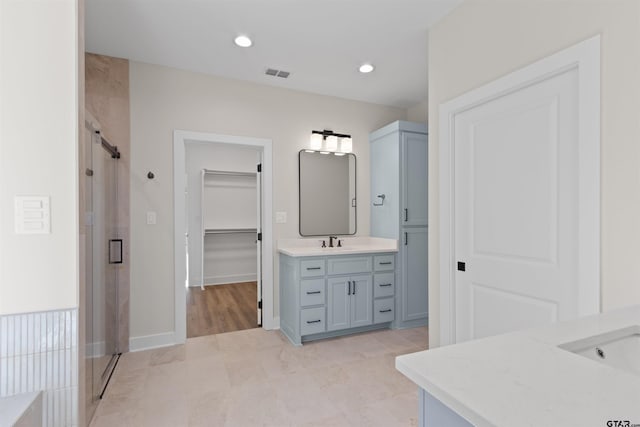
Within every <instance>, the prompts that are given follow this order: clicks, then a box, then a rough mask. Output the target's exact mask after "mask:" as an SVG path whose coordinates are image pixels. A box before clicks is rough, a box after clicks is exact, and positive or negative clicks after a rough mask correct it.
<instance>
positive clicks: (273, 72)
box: [264, 68, 291, 79]
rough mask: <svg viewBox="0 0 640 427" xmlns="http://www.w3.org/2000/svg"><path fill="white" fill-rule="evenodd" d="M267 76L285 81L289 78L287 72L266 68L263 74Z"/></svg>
mask: <svg viewBox="0 0 640 427" xmlns="http://www.w3.org/2000/svg"><path fill="white" fill-rule="evenodd" d="M264 73H265V74H266V75H267V76H272V77H282V78H283V79H286V78H287V77H289V74H291V73H290V72H288V71H283V70H275V69H273V68H267V71H265V72H264Z"/></svg>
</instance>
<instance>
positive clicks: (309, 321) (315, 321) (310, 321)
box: [307, 319, 322, 323]
mask: <svg viewBox="0 0 640 427" xmlns="http://www.w3.org/2000/svg"><path fill="white" fill-rule="evenodd" d="M320 322H322V320H320V319H318V320H307V323H320Z"/></svg>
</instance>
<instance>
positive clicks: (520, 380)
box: [396, 306, 640, 427]
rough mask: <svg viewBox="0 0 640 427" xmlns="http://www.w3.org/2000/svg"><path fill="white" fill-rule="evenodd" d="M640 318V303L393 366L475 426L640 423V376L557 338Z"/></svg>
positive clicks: (577, 336)
mask: <svg viewBox="0 0 640 427" xmlns="http://www.w3.org/2000/svg"><path fill="white" fill-rule="evenodd" d="M633 325H640V306H636V307H629V308H625V309H621V310H616V311H611V312H608V313H605V314H602V315H596V316H589V317H585V318H582V319H578V320H575V321H568V322H559V323H556V324H554V325H550V326H546V327H543V328H536V329H531V330H526V331H520V332H514V333H510V334H505V335H499V336H495V337H489V338H484V339H480V340H475V341H469V342H465V343H461V344H456V345H450V346H445V347H439V348H435V349H433V350H426V351H422V352H418V353H412V354H407V355H403V356H399V357H397V358H396V368H397V369H398V370H399V371H400V372H402V373H403V374H404V375H405V376H407V377H408V378H409V379H411V380H412V381H413V382H415V383H416V384H417V385H418V386H420V387H421V388H423V389H425V390H426V391H427V392H428V393H430V394H431V395H432V396H434V397H435V398H437V399H439V400H440V401H441V402H442V403H444V404H445V405H447V406H448V407H449V408H451V409H452V410H454V411H455V412H457V413H458V414H459V415H460V416H462V417H463V418H465V419H466V420H467V421H469V422H470V423H471V424H473V425H476V426H509V427H513V426H563V427H566V426H597V427H600V426H603V427H604V426H607V421H609V420H628V421H630V425H633V424H638V425H640V376H638V375H634V374H632V373H628V372H625V371H623V370H618V369H614V368H611V367H609V366H606V365H604V364H603V363H599V362H596V361H592V360H590V359H587V358H586V357H583V356H580V355H577V354H574V353H571V352H569V351H566V350H563V349H561V348H559V347H558V346H559V345H561V344H566V343H569V342H573V341H577V340H581V339H584V338H587V337H590V336H593V335H599V334H603V333H607V332H610V331H615V330H618V329H622V328H625V327H629V326H633Z"/></svg>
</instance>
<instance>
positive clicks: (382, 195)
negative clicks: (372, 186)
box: [373, 194, 385, 206]
mask: <svg viewBox="0 0 640 427" xmlns="http://www.w3.org/2000/svg"><path fill="white" fill-rule="evenodd" d="M376 197H377V198H379V199H381V202H380V203H376V202H373V206H382V205H384V198H385V195H384V194H378V195H377V196H376Z"/></svg>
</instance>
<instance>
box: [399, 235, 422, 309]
mask: <svg viewBox="0 0 640 427" xmlns="http://www.w3.org/2000/svg"><path fill="white" fill-rule="evenodd" d="M402 236H403V242H402V244H403V245H402V246H401V248H400V250H401V251H402V289H401V298H402V314H401V316H402V320H403V321H409V320H416V319H424V318H426V317H427V312H428V307H429V300H428V293H427V283H428V278H427V277H428V269H427V242H428V238H427V236H428V235H427V228H426V227H420V228H405V229H404V230H403V234H402Z"/></svg>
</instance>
